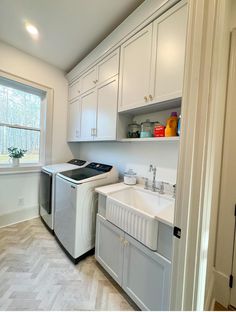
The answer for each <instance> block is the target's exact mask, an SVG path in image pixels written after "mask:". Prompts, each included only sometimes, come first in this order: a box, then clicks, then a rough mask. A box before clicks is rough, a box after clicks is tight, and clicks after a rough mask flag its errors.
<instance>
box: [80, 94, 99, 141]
mask: <svg viewBox="0 0 236 312" xmlns="http://www.w3.org/2000/svg"><path fill="white" fill-rule="evenodd" d="M96 115H97V96H96V90H93V91H90V92H88V93H85V94H83V95H82V96H81V130H80V141H92V140H93V138H94V134H95V129H96Z"/></svg>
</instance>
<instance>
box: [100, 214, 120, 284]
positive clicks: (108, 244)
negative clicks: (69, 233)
mask: <svg viewBox="0 0 236 312" xmlns="http://www.w3.org/2000/svg"><path fill="white" fill-rule="evenodd" d="M123 240H124V232H123V231H121V230H120V229H119V228H117V227H116V226H114V225H112V224H111V223H110V222H109V221H107V220H106V219H104V218H103V217H102V216H100V215H99V214H97V226H96V247H95V258H96V260H97V261H98V262H99V263H100V264H101V265H102V266H103V267H104V269H105V270H106V271H107V272H108V273H109V274H110V275H111V276H112V277H113V278H114V280H115V281H116V282H117V283H118V284H119V285H122V271H123V251H124V245H123Z"/></svg>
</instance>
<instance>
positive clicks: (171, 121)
mask: <svg viewBox="0 0 236 312" xmlns="http://www.w3.org/2000/svg"><path fill="white" fill-rule="evenodd" d="M177 129H178V117H177V113H176V112H173V113H171V116H170V118H168V119H167V122H166V129H165V136H166V137H171V136H177Z"/></svg>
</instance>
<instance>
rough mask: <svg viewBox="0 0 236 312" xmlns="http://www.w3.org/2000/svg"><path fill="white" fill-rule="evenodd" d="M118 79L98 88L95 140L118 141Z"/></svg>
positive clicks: (115, 78) (110, 80)
mask: <svg viewBox="0 0 236 312" xmlns="http://www.w3.org/2000/svg"><path fill="white" fill-rule="evenodd" d="M117 93H118V77H117V76H115V77H114V78H111V79H109V80H108V81H106V82H105V83H103V84H101V85H99V86H98V88H97V129H96V136H95V137H94V140H103V141H104V140H116V119H117V100H118V99H117V98H118V94H117Z"/></svg>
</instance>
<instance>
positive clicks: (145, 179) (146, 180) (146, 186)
mask: <svg viewBox="0 0 236 312" xmlns="http://www.w3.org/2000/svg"><path fill="white" fill-rule="evenodd" d="M142 178H143V180H144V189H145V190H148V178H146V177H142Z"/></svg>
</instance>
